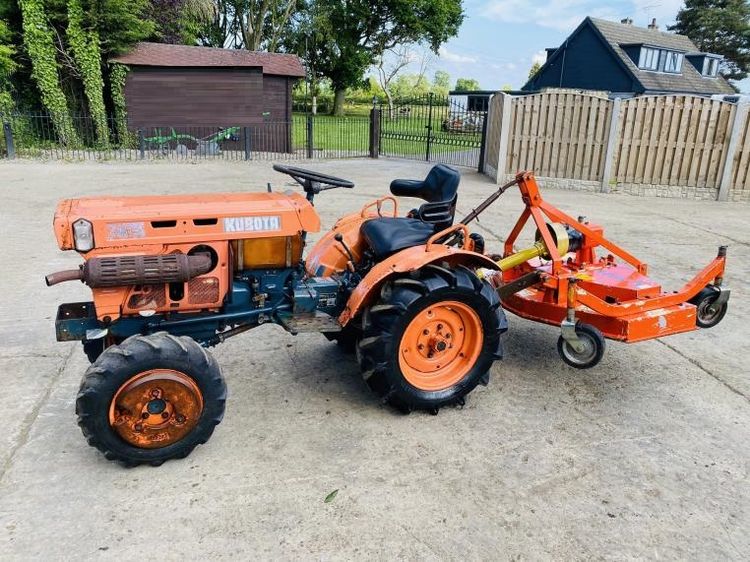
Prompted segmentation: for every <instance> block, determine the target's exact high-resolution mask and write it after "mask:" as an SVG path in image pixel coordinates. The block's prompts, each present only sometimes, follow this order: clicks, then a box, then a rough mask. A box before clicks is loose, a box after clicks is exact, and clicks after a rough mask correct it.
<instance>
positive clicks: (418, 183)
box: [46, 165, 729, 466]
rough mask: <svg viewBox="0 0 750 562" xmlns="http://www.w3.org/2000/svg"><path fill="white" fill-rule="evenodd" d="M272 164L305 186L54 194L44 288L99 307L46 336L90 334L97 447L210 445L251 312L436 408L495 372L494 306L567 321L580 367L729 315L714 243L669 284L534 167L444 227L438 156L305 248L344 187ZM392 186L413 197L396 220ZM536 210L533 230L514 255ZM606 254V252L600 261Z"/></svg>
mask: <svg viewBox="0 0 750 562" xmlns="http://www.w3.org/2000/svg"><path fill="white" fill-rule="evenodd" d="M274 169H275V170H277V171H279V172H281V173H284V174H287V175H289V176H290V177H291V178H293V179H294V180H295V181H296V182H297V183H298V184H299V185H301V186H302V189H303V191H304V193H305V195H304V196H302V195H300V194H297V193H294V192H291V191H287V192H284V193H279V192H273V191H272V190H271V187H270V185H269V188H268V192H267V193H226V194H206V195H182V196H145V197H100V198H82V199H73V200H64V201H61V202H60V203H59V204H58V207H57V210H56V213H55V219H54V229H55V235H56V237H57V242H58V245H59V247H60V249H62V250H75V251H77V252H78V253H79V254H80V255H81V257H82V258H83V259H84V263H83V264H82V265H80V266H79V267H78V268H77V269H73V270H67V271H61V272H57V273H53V274H51V275H48V276H47V278H46V281H47V284H48V285H55V284H57V283H60V282H66V281H75V280H78V281H81V282H83V283H85V284H87V285H88V286H89V287H90V288H91V291H92V294H93V301H90V302H77V303H65V304H62V305H60V306H59V308H58V313H57V319H56V322H55V327H56V333H57V339H58V340H59V341H72V340H78V341H81V342H82V343H83V350H84V352H85V353H86V355H87V357H88V358H89V360H90V361H91V366H90V367H89V368H88V370H87V371H86V373H85V375H84V378H83V381H82V383H81V387H80V390H79V393H78V397H77V399H76V413H77V415H78V423H79V425H80V427H81V429H82V430H83V433H84V436H85V437H86V438H87V440H88V442H89V444H90V445H92V446H94V447H96V448H97V449H99V450H100V451H102V452H103V453H104V455H105V456H106V457H107V458H108V459H112V460H116V461H120V462H121V463H123V464H125V465H128V466H132V465H137V464H142V463H147V464H151V465H159V464H161V463H163V462H164V461H165V460H168V459H171V458H180V457H184V456H186V455H188V454H189V453H190V452H191V451H192V450H193V449H194V448H195V447H196V446H197V445H198V444H201V443H205V442H206V441H207V440H208V438H209V437H210V436H211V434H212V433H213V430H214V427H215V426H216V425H217V424H218V423H219V422H220V421H221V419H222V417H223V414H224V405H225V400H226V383H225V381H224V378H223V376H222V374H221V369H220V367H219V365H218V363H217V362H216V360H215V359H214V357H213V356H212V355H211V354H210V353H209V351H208V349H207V348H209V347H211V346H214V345H216V344H218V343H221V342H223V341H224V340H226V339H227V338H229V337H233V336H236V335H239V334H241V333H243V332H246V331H248V330H250V329H251V328H255V327H257V326H260V325H262V324H269V323H270V324H275V325H277V326H280V327H281V328H283V329H284V330H286V331H288V332H290V333H292V334H298V333H302V332H317V333H322V334H323V335H324V336H326V337H327V338H328V339H330V340H334V341H337V342H338V343H339V344H340V345H341V346H342V348H343V349H345V350H349V351H356V354H357V360H358V362H359V366H360V369H361V371H362V375H363V378H364V380H365V381H366V383H367V385H368V386H369V387H370V388H371V389H372V390H373V391H374V392H375V393H376V394H377V395H378V396H379V397H380V399H381V400H382V402H383V403H388V404H390V405H392V406H394V407H395V408H397V409H398V410H401V411H404V412H409V411H412V410H426V411H429V412H431V413H437V411H438V409H439V408H441V407H443V406H446V405H452V404H463V403H464V400H465V396H466V395H467V394H468V393H469V392H471V391H472V390H473V389H474V388H475V387H476V386H477V385H478V384H485V385H486V384H487V383H488V382H489V370H490V367H491V366H492V363H493V362H494V361H495V360H496V359H500V358H501V357H502V343H501V334H502V333H503V332H505V331H506V330H507V321H506V318H505V314H504V309H506V310H510V311H512V312H514V313H515V314H517V315H519V316H522V317H524V318H529V319H531V320H534V321H537V322H545V323H549V324H555V325H558V326H560V328H561V335H560V340H559V342H558V350H559V352H560V354H561V356H562V358H563V360H564V361H565V362H566V363H568V364H569V365H571V366H573V367H577V368H585V367H591V366H593V365H595V364H596V363H597V362H598V361H599V360H600V359H601V356H602V354H603V351H604V338H605V337H608V338H612V339H618V340H621V341H626V342H633V341H641V340H644V339H650V338H656V337H662V336H665V335H669V334H674V333H678V332H684V331H688V330H693V329H695V328H696V327H697V326H700V327H710V326H712V325H715V324H716V323H718V322H719V321H720V320H721V318H722V317H723V315H724V313H725V312H726V306H727V299H728V297H729V291H728V290H727V289H726V288H724V287H723V286H722V282H721V280H722V276H723V271H724V263H725V256H726V251H725V249H724V248H722V249H720V251H719V256H718V257H717V258H716V259H715V260H714V261H713V262H712V263H711V264H710V265H709V266H708V267H706V268H705V269H704V270H703V271H702V272H701V273H700V274H699V275H698V276H696V278H695V279H693V280H692V281H691V282H690V283H688V285H686V286H685V288H683V289H682V290H681V291H679V292H675V293H664V292H662V290H661V288H660V287H659V286H658V285H657V284H656V283H654V282H653V281H651V280H650V279H649V278H648V277H646V265H645V264H643V263H641V262H639V261H638V260H636V259H635V258H634V257H632V256H631V255H630V254H628V253H627V252H625V251H624V250H621V249H620V248H619V247H617V246H615V245H614V244H612V243H611V242H609V241H608V240H606V239H605V238H604V237H603V234H602V232H603V231H602V229H601V227H599V226H596V225H593V224H590V223H588V222H586V221H585V220H584V219H582V218H579V220H574V219H572V218H571V217H569V216H567V215H565V214H564V213H562V212H561V211H559V210H557V209H555V208H554V207H552V206H551V205H549V204H547V203H546V202H544V201H543V200H542V198H541V196H540V194H539V190H538V187H537V185H536V182H535V180H534V177H533V175H532V174H530V173H522V174H519V175H518V176H517V177H516V179H515V180H514V181H513V182H510V183H508V184H506V185H505V186H503V187H501V188H500V189H498V190H497V191H496V192H495V193H493V194H492V195H491V196H490V197H488V199H487V200H486V201H485V202H484V203H482V205H480V206H479V207H478V208H477V209H476V210H474V211H472V213H470V214H469V215H468V216H467V217H465V218H464V219H463V220H462V221H459V222H457V223H455V224H454V215H455V210H456V202H457V199H458V185H459V181H460V174H459V173H458V171H457V170H455V169H453V168H451V167H449V166H445V165H437V166H434V167H433V168H432V170H430V172H429V174H428V176H427V177H426V178H425V179H424V180H394V181H393V182H392V183H391V193H392V196H386V197H382V198H380V199H377V200H376V201H373V202H371V203H368V204H366V205H365V206H364V207H363V208H362V209H361V210H359V211H357V212H355V213H352V214H350V215H347V216H344V217H342V218H341V219H339V220H338V222H336V224H335V225H334V226H333V228H332V229H331V230H330V231H329V232H327V233H326V234H324V235H323V236H322V237H321V238H320V240H319V241H318V242H317V243H316V244H314V245H313V247H312V248H311V249H310V251H309V252H308V254H307V256H306V258H305V259H303V257H302V255H303V250H304V247H305V245H306V238H307V233H308V232H317V231H319V230H320V220H319V218H318V215H317V213H316V211H315V208H314V206H313V202H314V199H315V196H317V195H319V194H320V193H322V192H324V191H327V190H329V189H333V188H352V187H354V184H353V183H352V182H350V181H347V180H344V179H340V178H336V177H333V176H329V175H325V174H321V173H318V172H315V171H311V170H304V169H300V168H295V167H290V166H281V165H275V166H274ZM514 185H518V187H519V188H520V191H521V195H522V197H523V200H524V202H525V204H526V207H525V210H524V212H523V213H522V215H521V218H520V219H519V221H518V223H517V224H516V226H515V228H514V229H513V230H512V232H511V233H510V236H509V237H508V238H507V240H506V243H505V247H504V250H503V255H502V256H494V255H492V254H490V253H488V252H485V248H484V239H483V238H482V236H481V235H480V234H478V233H472V232H471V231H470V230H469V227H468V224H469V223H470V222H472V221H473V220H474V219H476V218H477V216H478V215H479V214H480V213H481V212H483V211H484V210H485V209H486V208H488V207H489V206H490V205H491V204H492V203H493V202H494V201H496V200H497V199H498V198H499V197H500V195H502V194H503V193H504V192H505V191H507V190H508V189H509V188H510V187H512V186H514ZM396 197H411V198H417V199H421V200H422V201H423V203H422V204H421V205H420V206H419V207H418V208H416V209H413V210H411V211H409V212H408V213H407V214H406V216H400V215H399V211H398V200H397V199H396ZM529 218H532V219H533V221H534V222H535V223H536V226H537V234H536V238H535V241H534V243H533V245H531V246H530V247H528V248H526V249H522V250H520V251H516V250H515V249H514V243H515V241H516V239H517V238H518V236H519V234H520V233H521V231H522V229H523V226H524V224H525V223H526V222H527V221H528V219H529ZM599 247H602V248H604V249H606V250H608V251H609V252H610V253H609V254H608V255H606V256H603V257H597V256H596V253H595V250H596V248H599ZM615 256H617V257H619V258H621V259H622V260H624V262H625V263H623V264H618V263H616V261H615ZM501 301H502V302H501Z"/></svg>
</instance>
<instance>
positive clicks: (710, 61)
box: [702, 57, 719, 78]
mask: <svg viewBox="0 0 750 562" xmlns="http://www.w3.org/2000/svg"><path fill="white" fill-rule="evenodd" d="M702 74H703V76H709V77H712V78H713V77H715V76H717V75H718V74H719V59H715V58H711V57H706V58H705V59H704V61H703V72H702Z"/></svg>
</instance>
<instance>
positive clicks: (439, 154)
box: [379, 94, 488, 171]
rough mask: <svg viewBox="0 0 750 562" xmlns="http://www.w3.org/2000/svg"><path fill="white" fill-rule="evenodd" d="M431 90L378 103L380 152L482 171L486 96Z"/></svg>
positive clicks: (485, 131)
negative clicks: (476, 98)
mask: <svg viewBox="0 0 750 562" xmlns="http://www.w3.org/2000/svg"><path fill="white" fill-rule="evenodd" d="M465 99H466V96H447V97H444V98H443V97H437V96H435V95H433V94H428V95H425V96H420V97H415V98H411V99H406V100H394V102H393V104H392V105H388V104H387V103H381V105H380V127H379V130H380V139H379V140H380V142H379V146H380V154H382V155H383V156H397V157H401V158H412V159H415V160H426V161H427V162H442V163H445V164H453V165H455V166H467V167H471V168H476V169H478V170H480V171H481V169H482V164H483V162H482V160H483V159H484V144H485V139H486V135H487V101H488V100H487V98H485V99H484V101H483V102H480V103H478V104H477V103H474V104H468V103H467V102H466V101H465Z"/></svg>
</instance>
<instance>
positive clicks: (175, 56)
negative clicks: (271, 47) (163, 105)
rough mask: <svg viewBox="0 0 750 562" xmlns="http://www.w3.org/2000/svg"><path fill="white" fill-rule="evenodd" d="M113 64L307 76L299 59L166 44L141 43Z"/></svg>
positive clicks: (292, 56)
mask: <svg viewBox="0 0 750 562" xmlns="http://www.w3.org/2000/svg"><path fill="white" fill-rule="evenodd" d="M110 62H119V63H121V64H127V65H130V66H182V67H251V68H262V69H263V73H264V74H273V75H277V76H295V77H302V76H304V75H305V69H304V68H303V67H302V62H301V61H300V58H299V57H298V56H297V55H290V54H286V53H263V52H258V51H245V50H240V49H218V48H215V47H195V46H191V45H169V44H164V43H147V42H142V43H138V44H137V45H136V46H135V48H134V49H133V50H132V51H130V52H129V53H127V54H124V55H120V56H117V57H113V58H111V59H110Z"/></svg>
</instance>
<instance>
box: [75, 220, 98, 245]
mask: <svg viewBox="0 0 750 562" xmlns="http://www.w3.org/2000/svg"><path fill="white" fill-rule="evenodd" d="M73 244H74V246H75V249H76V250H78V251H79V252H88V251H89V250H93V249H94V227H93V226H92V225H91V223H90V222H89V221H87V220H85V219H78V220H77V221H76V222H74V223H73Z"/></svg>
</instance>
